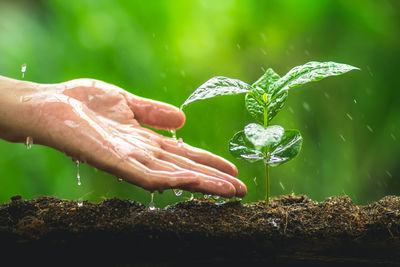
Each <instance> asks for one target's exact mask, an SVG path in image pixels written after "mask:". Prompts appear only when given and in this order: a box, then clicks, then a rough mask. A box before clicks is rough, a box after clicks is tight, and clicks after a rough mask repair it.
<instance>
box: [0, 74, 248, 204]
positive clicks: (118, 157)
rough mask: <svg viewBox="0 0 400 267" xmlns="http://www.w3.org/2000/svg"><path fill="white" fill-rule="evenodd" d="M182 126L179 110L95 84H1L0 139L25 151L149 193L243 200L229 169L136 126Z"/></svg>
mask: <svg viewBox="0 0 400 267" xmlns="http://www.w3.org/2000/svg"><path fill="white" fill-rule="evenodd" d="M184 123H185V115H184V113H183V112H182V111H180V110H179V109H178V108H176V107H174V106H171V105H168V104H165V103H162V102H158V101H154V100H150V99H145V98H141V97H138V96H135V95H132V94H130V93H128V92H127V91H125V90H123V89H121V88H119V87H117V86H114V85H111V84H107V83H104V82H101V81H98V80H92V79H77V80H72V81H68V82H64V83H59V84H37V83H31V82H25V81H17V80H13V79H9V78H6V77H2V76H0V138H2V139H5V140H7V141H10V142H20V143H24V142H25V140H26V138H27V136H31V137H32V138H33V142H34V144H41V145H45V146H49V147H52V148H54V149H57V150H59V151H61V152H63V153H65V154H66V155H68V156H69V157H71V158H72V159H74V160H79V161H81V162H84V163H87V164H89V165H92V166H94V167H96V168H97V169H100V170H102V171H105V172H108V173H110V174H113V175H115V176H116V177H118V178H122V179H124V180H125V181H127V182H129V183H131V184H134V185H137V186H140V187H142V188H144V189H146V190H149V191H155V190H159V191H163V190H165V189H171V188H179V189H183V190H187V191H190V192H202V193H206V194H215V195H220V196H223V197H228V198H229V197H233V196H237V197H244V196H245V195H246V192H247V191H246V186H245V185H244V184H243V183H242V182H241V181H240V180H238V179H237V178H235V177H237V175H238V172H237V169H236V167H235V166H234V165H233V164H231V163H230V162H228V161H226V160H225V159H223V158H221V157H218V156H216V155H213V154H211V153H209V152H207V151H205V150H201V149H198V148H194V147H192V146H190V145H188V144H185V143H183V144H178V142H177V141H176V140H174V139H173V138H169V137H165V136H162V135H160V134H158V133H155V132H154V131H151V130H149V129H148V128H144V127H142V126H141V124H143V125H146V126H149V127H152V128H155V129H164V130H173V129H179V128H181V127H182V126H183V124H184Z"/></svg>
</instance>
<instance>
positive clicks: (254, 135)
mask: <svg viewBox="0 0 400 267" xmlns="http://www.w3.org/2000/svg"><path fill="white" fill-rule="evenodd" d="M284 133H285V130H284V129H283V127H282V126H279V125H271V126H268V127H266V128H265V127H264V126H262V125H260V124H257V123H250V124H248V125H246V127H244V134H245V136H246V138H247V139H248V140H249V141H250V142H251V143H252V144H253V145H254V147H255V148H256V149H257V150H261V149H263V148H265V147H269V146H271V145H274V144H278V143H279V142H280V141H281V140H282V138H283V135H284Z"/></svg>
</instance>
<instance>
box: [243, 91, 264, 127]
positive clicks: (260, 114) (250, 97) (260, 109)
mask: <svg viewBox="0 0 400 267" xmlns="http://www.w3.org/2000/svg"><path fill="white" fill-rule="evenodd" d="M264 93H265V92H264V90H263V89H261V88H259V87H258V88H254V89H253V90H252V93H251V94H249V93H247V94H246V97H245V105H246V109H247V111H248V112H249V113H250V115H251V116H252V117H253V118H254V119H255V120H256V121H257V122H259V123H261V124H264V106H263V105H262V104H261V103H262V96H263V94H264ZM256 98H257V100H258V101H257V100H256Z"/></svg>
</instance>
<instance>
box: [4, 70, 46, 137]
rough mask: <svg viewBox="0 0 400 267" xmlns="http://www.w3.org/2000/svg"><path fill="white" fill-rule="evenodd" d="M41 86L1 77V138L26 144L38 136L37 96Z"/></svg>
mask: <svg viewBox="0 0 400 267" xmlns="http://www.w3.org/2000/svg"><path fill="white" fill-rule="evenodd" d="M40 89H41V85H39V84H37V83H32V82H27V81H19V80H14V79H10V78H6V77H3V76H0V138H2V139H5V140H7V141H10V142H25V140H26V138H27V137H28V136H32V137H34V136H35V135H37V130H36V129H37V127H35V125H36V123H37V121H38V118H39V117H38V115H39V112H38V110H37V108H36V107H37V105H36V104H35V103H37V100H36V98H37V96H38V95H39V92H40Z"/></svg>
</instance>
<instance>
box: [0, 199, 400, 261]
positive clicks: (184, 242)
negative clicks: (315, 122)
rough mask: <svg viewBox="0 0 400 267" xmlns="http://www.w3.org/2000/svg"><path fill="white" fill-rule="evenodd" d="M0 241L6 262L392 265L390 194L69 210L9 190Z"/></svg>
mask: <svg viewBox="0 0 400 267" xmlns="http://www.w3.org/2000/svg"><path fill="white" fill-rule="evenodd" d="M0 243H1V245H0V246H1V250H0V255H1V257H2V259H3V260H4V259H5V258H6V257H12V258H13V262H14V263H18V262H20V261H29V262H30V263H32V262H35V261H37V262H42V261H43V260H46V259H49V256H56V257H58V258H57V261H56V262H60V263H63V262H64V261H65V260H67V259H69V260H71V259H73V258H74V257H78V256H79V258H83V259H84V260H87V261H88V262H90V263H93V265H94V263H96V265H107V266H110V265H121V266H131V265H135V266H172V265H173V266H177V265H184V264H188V265H189V264H190V265H195V266H197V265H203V266H204V265H205V264H208V265H228V264H231V265H235V266H236V265H238V264H249V265H252V266H254V265H272V266H277V265H281V266H283V265H289V264H290V265H293V264H296V266H302V265H307V266H310V265H311V266H314V265H315V266H337V265H338V264H340V265H346V266H347V265H348V266H350V265H351V266H354V265H356V264H362V265H363V266H375V265H379V266H398V265H400V197H397V196H386V197H384V198H382V199H381V200H380V201H378V202H376V203H372V204H369V205H365V206H357V205H355V204H354V203H353V202H352V201H351V199H350V198H348V197H346V196H343V197H330V198H327V199H326V200H325V201H322V202H315V201H312V200H310V199H308V198H307V197H306V196H294V195H288V196H282V197H281V198H277V199H272V200H271V201H270V205H269V206H268V207H266V206H265V203H264V202H259V203H252V204H242V203H240V202H238V201H233V202H227V203H225V204H220V203H216V202H215V201H210V200H209V201H205V200H192V201H184V202H180V203H177V204H174V205H172V206H168V207H166V208H164V209H158V210H154V211H150V210H148V209H147V207H145V206H144V205H142V204H140V203H138V202H135V201H130V200H123V199H117V198H112V199H107V200H104V201H103V202H101V203H89V202H83V205H82V206H81V207H79V206H78V203H77V202H76V201H71V200H63V199H59V198H55V197H47V196H46V197H38V198H37V199H32V200H23V199H22V198H21V197H20V196H14V197H12V198H11V200H10V202H9V203H5V204H2V205H0ZM14 252H17V253H18V254H16V255H18V256H13V255H14ZM75 263H78V265H79V263H82V261H79V262H75ZM55 265H56V264H55Z"/></svg>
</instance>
